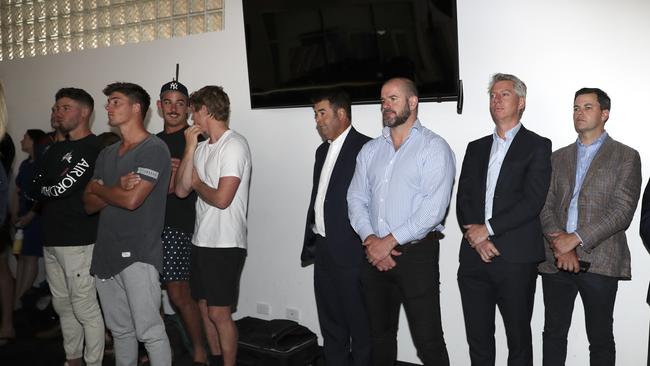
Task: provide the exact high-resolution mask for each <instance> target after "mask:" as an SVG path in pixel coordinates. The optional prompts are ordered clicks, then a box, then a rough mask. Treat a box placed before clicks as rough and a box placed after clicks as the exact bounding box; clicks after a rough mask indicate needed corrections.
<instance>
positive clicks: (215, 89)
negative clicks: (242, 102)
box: [190, 85, 230, 124]
mask: <svg viewBox="0 0 650 366" xmlns="http://www.w3.org/2000/svg"><path fill="white" fill-rule="evenodd" d="M190 105H191V106H192V109H193V110H195V111H198V110H199V109H201V107H203V106H205V107H206V108H207V109H208V115H210V116H211V117H212V118H214V119H216V120H217V121H222V122H225V123H226V124H228V119H229V118H230V99H229V98H228V94H226V92H225V91H223V88H222V87H220V86H216V85H208V86H204V87H203V88H201V89H199V90H197V91H195V92H194V93H192V94H191V95H190Z"/></svg>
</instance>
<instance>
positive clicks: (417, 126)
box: [381, 118, 422, 145]
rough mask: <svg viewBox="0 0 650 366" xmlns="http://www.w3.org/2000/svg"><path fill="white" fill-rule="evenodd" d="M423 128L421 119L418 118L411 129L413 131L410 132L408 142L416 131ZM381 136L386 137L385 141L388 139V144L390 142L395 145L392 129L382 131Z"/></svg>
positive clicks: (385, 128)
mask: <svg viewBox="0 0 650 366" xmlns="http://www.w3.org/2000/svg"><path fill="white" fill-rule="evenodd" d="M421 128H422V124H421V123H420V119H418V118H416V119H415V122H414V123H413V126H412V127H411V130H410V131H409V136H408V137H407V138H406V139H407V140H408V139H409V137H411V134H412V133H413V132H414V131H419V130H420V129H421ZM381 135H382V136H384V139H386V141H387V142H389V143H390V144H391V145H392V144H393V140H392V139H391V137H390V127H384V128H383V129H382V130H381Z"/></svg>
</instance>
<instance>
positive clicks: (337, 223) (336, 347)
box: [300, 90, 370, 366]
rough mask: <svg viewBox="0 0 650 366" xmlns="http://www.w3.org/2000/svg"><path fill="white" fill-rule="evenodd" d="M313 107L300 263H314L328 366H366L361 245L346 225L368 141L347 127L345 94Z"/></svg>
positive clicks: (319, 99)
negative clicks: (315, 142) (314, 142)
mask: <svg viewBox="0 0 650 366" xmlns="http://www.w3.org/2000/svg"><path fill="white" fill-rule="evenodd" d="M312 102H313V104H314V105H313V108H314V118H315V120H316V128H317V130H318V133H319V134H320V135H321V137H322V138H323V140H324V142H323V143H322V144H321V145H320V146H319V147H318V149H317V150H316V162H315V164H314V185H313V188H312V193H311V200H310V203H309V211H308V212H307V223H306V226H305V241H304V244H303V250H302V254H301V256H300V259H301V260H302V263H303V266H306V265H308V264H311V263H315V266H314V291H315V293H316V306H317V308H318V319H319V322H320V327H321V332H322V334H323V341H324V342H323V348H324V351H325V359H326V362H327V365H330V366H346V365H355V366H368V365H370V335H369V329H368V319H367V315H366V310H365V306H364V303H363V300H362V295H361V285H360V281H359V268H360V264H361V260H362V257H363V246H362V245H361V239H359V236H358V235H357V234H356V233H355V232H354V230H353V229H352V226H350V220H349V218H348V204H347V200H346V195H347V192H348V186H349V185H350V180H352V175H353V174H354V168H355V165H356V158H357V154H358V153H359V150H361V147H362V146H363V145H364V144H365V143H366V142H367V141H368V140H370V138H369V137H367V136H365V135H362V134H360V133H359V132H357V131H356V130H355V129H354V128H353V127H352V126H351V124H350V116H351V108H350V97H349V96H348V94H347V93H345V92H344V91H341V90H330V91H325V92H323V93H322V94H319V95H318V96H316V97H315V98H314V99H313V100H312ZM350 353H351V356H352V357H351V359H350Z"/></svg>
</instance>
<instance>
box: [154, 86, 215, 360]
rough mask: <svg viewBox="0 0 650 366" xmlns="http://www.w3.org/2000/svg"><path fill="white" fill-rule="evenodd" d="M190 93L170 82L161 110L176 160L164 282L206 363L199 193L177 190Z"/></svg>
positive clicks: (165, 238) (167, 216)
mask: <svg viewBox="0 0 650 366" xmlns="http://www.w3.org/2000/svg"><path fill="white" fill-rule="evenodd" d="M188 97H189V95H188V92H187V88H186V87H185V85H183V84H181V83H179V82H178V81H171V82H168V83H166V84H165V85H163V86H162V88H161V89H160V100H159V101H158V103H157V105H158V109H159V111H160V113H161V114H162V117H163V121H164V130H163V131H162V132H160V133H158V134H157V136H158V137H160V139H162V140H163V141H164V142H165V143H166V144H167V147H168V148H169V152H170V154H171V161H172V177H171V179H170V181H169V190H168V195H167V208H166V210H165V228H164V230H163V234H162V243H163V271H162V276H161V282H162V283H163V284H164V285H165V286H166V288H167V294H168V295H169V298H170V300H171V302H172V304H174V306H175V308H176V309H177V310H178V312H179V313H180V315H181V319H182V320H183V325H184V326H185V330H186V331H187V334H188V335H189V337H190V340H191V341H192V346H193V349H194V352H193V354H194V362H197V363H205V362H206V353H205V348H204V347H203V344H204V341H203V332H202V329H201V315H200V313H199V307H198V305H197V304H196V301H194V299H193V298H192V295H191V293H190V285H189V280H190V253H191V249H192V233H193V232H194V218H195V207H194V206H195V204H196V194H195V193H194V192H192V194H191V195H189V196H188V197H186V198H183V199H181V198H178V196H176V194H175V193H174V188H175V185H174V180H175V176H176V170H177V169H178V165H179V164H180V162H181V158H182V157H183V151H184V150H185V135H184V132H185V129H186V128H187V127H189V125H188V124H187V109H188Z"/></svg>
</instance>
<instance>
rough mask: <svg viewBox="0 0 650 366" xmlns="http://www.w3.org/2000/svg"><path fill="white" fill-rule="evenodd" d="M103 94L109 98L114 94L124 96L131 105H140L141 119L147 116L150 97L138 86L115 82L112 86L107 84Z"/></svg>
mask: <svg viewBox="0 0 650 366" xmlns="http://www.w3.org/2000/svg"><path fill="white" fill-rule="evenodd" d="M103 92H104V95H106V96H109V95H111V94H113V93H115V92H118V93H122V94H124V95H126V97H127V98H129V100H130V101H131V103H138V104H140V114H141V115H142V119H143V120H144V118H145V117H146V116H147V111H148V110H149V104H151V97H149V93H147V91H146V90H144V89H143V88H142V87H141V86H140V85H138V84H133V83H124V82H116V83H113V84H108V85H107V86H106V87H105V88H104V90H103Z"/></svg>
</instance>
